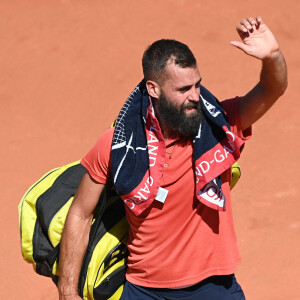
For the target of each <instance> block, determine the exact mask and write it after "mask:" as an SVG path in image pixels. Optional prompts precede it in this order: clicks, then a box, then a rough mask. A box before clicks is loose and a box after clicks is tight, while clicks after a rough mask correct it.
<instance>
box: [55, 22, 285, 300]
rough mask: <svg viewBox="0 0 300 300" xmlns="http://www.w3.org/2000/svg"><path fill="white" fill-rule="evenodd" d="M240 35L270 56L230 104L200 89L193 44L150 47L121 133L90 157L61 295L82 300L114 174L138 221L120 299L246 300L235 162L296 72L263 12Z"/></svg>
mask: <svg viewBox="0 0 300 300" xmlns="http://www.w3.org/2000/svg"><path fill="white" fill-rule="evenodd" d="M237 32H238V33H239V35H240V37H241V40H242V42H237V41H233V42H231V44H232V45H233V46H235V47H237V48H239V49H241V50H243V51H244V52H245V53H246V54H248V55H251V56H253V57H255V58H257V59H260V60H261V61H262V70H261V75H260V81H259V83H258V84H257V85H256V86H255V87H254V88H253V89H252V90H251V91H250V92H249V93H248V94H246V95H245V96H244V97H242V98H235V99H229V100H226V101H223V102H222V105H219V104H218V102H217V101H216V100H215V99H214V97H213V96H212V95H211V94H210V93H209V92H208V91H207V90H206V89H205V88H204V87H202V86H201V85H200V82H201V76H200V73H199V70H198V67H197V64H196V60H195V58H194V56H193V54H192V53H191V51H190V50H189V49H188V47H187V46H186V45H184V44H181V43H179V42H176V41H172V40H161V41H157V42H155V43H153V44H152V45H151V46H150V47H149V48H148V49H147V50H146V51H145V53H144V56H143V71H144V81H143V82H142V83H141V84H140V85H139V86H138V87H137V88H136V89H135V90H134V91H133V93H132V94H131V95H130V97H129V99H128V100H127V101H126V105H124V107H123V109H122V111H121V113H120V116H119V118H118V121H117V125H116V129H115V130H114V129H111V130H109V131H107V132H106V133H104V134H103V136H102V137H101V138H100V140H99V141H98V143H97V144H96V145H95V147H94V148H93V149H92V150H91V151H90V152H89V153H88V154H87V155H86V157H85V158H84V159H83V160H82V164H83V165H84V166H85V167H86V168H87V170H88V173H86V174H85V175H84V177H83V179H82V182H81V184H80V186H79V189H78V192H77V195H76V197H75V200H74V202H73V204H72V206H71V208H70V211H69V214H68V217H67V220H66V224H65V228H64V233H63V238H62V242H61V254H60V270H61V271H60V280H59V285H58V288H59V295H60V296H59V297H60V299H61V300H63V299H80V297H79V296H78V295H77V282H78V275H79V271H80V267H81V261H82V259H83V256H84V253H85V249H86V245H87V243H88V236H89V230H90V225H91V220H92V217H93V210H94V208H95V206H96V204H97V202H98V199H99V196H100V194H101V192H102V190H103V188H104V186H105V184H106V183H107V180H108V178H113V180H114V185H115V187H116V189H117V191H118V193H119V194H120V195H121V197H122V199H123V200H124V203H125V207H126V214H127V219H128V222H129V224H130V233H129V240H128V249H129V252H130V255H129V259H128V271H127V275H126V278H127V282H126V284H125V287H124V292H123V295H122V298H121V299H186V300H187V299H189V300H193V299H210V300H212V299H245V297H244V294H243V291H242V289H241V287H240V286H239V285H238V283H237V282H236V279H235V277H234V275H233V274H234V272H235V271H236V267H237V265H238V264H239V263H240V257H239V253H238V249H237V242H236V237H235V233H234V228H233V220H232V212H231V203H230V191H229V183H230V176H231V173H230V169H231V168H230V166H231V165H232V163H233V162H234V161H236V160H237V159H238V157H239V154H240V151H241V149H242V147H243V144H244V141H245V140H246V139H247V138H248V137H249V135H250V134H251V125H252V124H253V123H254V122H256V121H257V120H258V119H259V118H260V117H261V116H262V115H263V114H264V113H265V112H266V111H267V110H268V109H269V108H270V107H271V106H272V105H273V104H274V103H275V101H276V100H277V99H278V98H279V97H280V96H281V95H282V94H283V93H284V91H285V89H286V87H287V69H286V65H285V61H284V58H283V56H282V54H281V52H280V49H279V46H278V44H277V42H276V40H275V38H274V36H273V34H272V33H271V31H270V30H269V29H268V27H267V26H266V25H265V24H264V22H263V21H262V19H261V18H260V17H257V18H256V19H254V18H247V19H244V20H242V21H241V23H240V24H239V25H238V26H237ZM200 92H201V95H200ZM199 95H200V97H199ZM135 106H136V107H135ZM225 115H226V117H225ZM124 119H125V121H124ZM123 121H124V122H123ZM124 124H125V125H124ZM124 127H125V130H124ZM122 130H124V132H123V133H122ZM120 135H123V136H122V137H120Z"/></svg>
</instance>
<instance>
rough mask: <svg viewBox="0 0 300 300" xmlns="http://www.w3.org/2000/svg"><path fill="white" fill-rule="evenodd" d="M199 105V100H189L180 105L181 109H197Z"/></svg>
mask: <svg viewBox="0 0 300 300" xmlns="http://www.w3.org/2000/svg"><path fill="white" fill-rule="evenodd" d="M199 106H200V104H199V102H189V103H186V104H185V105H183V106H182V108H183V109H193V108H194V109H198V108H199Z"/></svg>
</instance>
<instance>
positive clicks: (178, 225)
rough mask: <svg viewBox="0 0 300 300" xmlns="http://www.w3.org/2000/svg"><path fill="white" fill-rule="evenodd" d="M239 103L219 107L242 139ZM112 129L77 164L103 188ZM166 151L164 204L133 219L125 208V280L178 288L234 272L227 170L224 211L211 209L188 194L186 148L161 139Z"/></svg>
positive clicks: (189, 177) (192, 185) (192, 188)
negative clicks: (126, 255) (126, 237)
mask: <svg viewBox="0 0 300 300" xmlns="http://www.w3.org/2000/svg"><path fill="white" fill-rule="evenodd" d="M239 100H240V98H238V97H237V98H234V99H229V100H226V101H223V102H221V104H222V106H223V108H224V110H225V112H226V114H227V116H228V119H229V124H230V126H231V131H232V132H233V133H234V134H236V135H237V136H239V137H241V138H243V139H247V138H249V137H250V135H251V128H248V129H247V130H245V131H243V132H242V131H241V126H240V118H239V111H238V103H239ZM113 130H114V129H113V128H112V129H109V130H108V131H106V132H105V133H104V134H103V135H102V136H101V137H100V139H99V140H98V142H97V143H96V145H95V146H94V147H93V148H92V149H91V151H90V152H89V153H88V154H87V155H86V156H85V157H84V158H83V159H82V161H81V163H82V164H83V165H84V166H85V167H86V168H87V170H88V172H89V173H90V175H91V176H92V177H93V178H94V179H95V180H96V181H97V182H99V183H103V184H105V183H106V181H107V178H108V176H109V170H110V148H111V142H112V137H113ZM166 147H167V149H166V151H167V153H166V157H165V168H164V172H163V175H162V177H161V179H160V186H161V187H162V188H164V189H167V190H168V195H167V197H166V200H165V202H164V203H161V202H159V201H156V200H154V202H153V204H152V205H151V206H150V208H148V209H147V210H146V211H145V212H144V213H143V214H142V215H141V216H135V215H134V214H133V213H132V212H131V211H130V209H128V207H127V206H126V205H125V207H126V214H127V220H128V222H129V224H130V232H129V239H128V249H129V253H130V255H129V258H128V270H127V274H126V278H127V280H128V281H129V282H131V283H133V284H137V285H140V286H145V287H153V288H178V287H183V286H187V285H192V284H195V283H198V282H199V281H201V280H203V279H205V278H207V277H209V276H213V275H226V274H232V273H234V272H235V271H236V267H237V265H238V264H239V263H240V255H239V250H238V246H237V239H236V235H235V231H234V225H233V217H232V209H231V200H230V180H231V169H228V170H227V171H225V172H224V173H223V174H222V175H221V176H222V182H223V184H222V189H223V192H224V194H225V197H226V211H224V212H223V211H216V210H213V209H211V208H208V207H206V206H205V205H203V204H201V203H200V202H199V201H198V200H197V199H196V198H195V196H194V195H195V182H194V171H193V159H192V154H193V147H192V144H188V145H181V144H180V143H177V141H176V140H167V141H166ZM169 153H171V154H169Z"/></svg>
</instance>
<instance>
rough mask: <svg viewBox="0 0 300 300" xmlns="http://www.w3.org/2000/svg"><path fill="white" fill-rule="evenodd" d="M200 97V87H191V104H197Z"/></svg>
mask: <svg viewBox="0 0 300 300" xmlns="http://www.w3.org/2000/svg"><path fill="white" fill-rule="evenodd" d="M199 97H200V87H192V88H191V93H190V95H189V100H190V101H193V102H198V101H199Z"/></svg>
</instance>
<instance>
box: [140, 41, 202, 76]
mask: <svg viewBox="0 0 300 300" xmlns="http://www.w3.org/2000/svg"><path fill="white" fill-rule="evenodd" d="M171 57H173V58H174V60H173V62H174V64H175V65H177V66H179V67H181V68H188V67H195V66H196V65H197V62H196V59H195V56H194V54H193V53H192V51H191V50H190V49H189V47H188V46H187V45H185V44H183V43H181V42H178V41H175V40H167V39H162V40H158V41H156V42H154V43H153V44H152V45H150V46H149V47H148V48H147V49H146V50H145V52H144V55H143V59H142V65H143V72H144V79H145V80H146V81H147V80H154V81H159V80H160V79H161V75H162V74H163V72H164V70H165V67H166V64H167V62H168V60H169V59H170V58H171Z"/></svg>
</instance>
